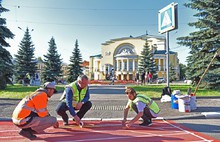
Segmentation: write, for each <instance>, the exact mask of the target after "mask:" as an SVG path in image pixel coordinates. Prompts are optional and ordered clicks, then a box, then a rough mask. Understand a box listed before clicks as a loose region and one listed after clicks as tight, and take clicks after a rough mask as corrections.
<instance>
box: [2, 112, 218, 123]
mask: <svg viewBox="0 0 220 142" xmlns="http://www.w3.org/2000/svg"><path fill="white" fill-rule="evenodd" d="M218 118H220V112H202V113H201V114H195V115H189V116H178V117H157V118H155V120H184V119H218ZM132 119H133V118H127V120H132ZM57 120H62V118H59V117H58V118H57ZM69 120H72V119H71V118H70V119H69ZM82 120H98V121H111V120H112V121H115V120H123V118H83V119H82ZM0 121H12V119H11V118H1V117H0Z"/></svg>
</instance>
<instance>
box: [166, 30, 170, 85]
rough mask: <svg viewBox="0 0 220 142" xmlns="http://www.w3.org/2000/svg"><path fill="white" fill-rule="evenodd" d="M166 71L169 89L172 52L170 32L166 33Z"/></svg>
mask: <svg viewBox="0 0 220 142" xmlns="http://www.w3.org/2000/svg"><path fill="white" fill-rule="evenodd" d="M166 58H167V60H166V71H167V87H169V86H170V73H169V70H170V68H169V66H170V65H169V64H170V51H169V32H166Z"/></svg>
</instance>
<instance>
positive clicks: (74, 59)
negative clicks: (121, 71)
mask: <svg viewBox="0 0 220 142" xmlns="http://www.w3.org/2000/svg"><path fill="white" fill-rule="evenodd" d="M78 47H79V45H78V40H76V42H75V48H74V49H73V52H72V56H71V57H70V62H71V63H70V64H69V68H68V69H69V72H68V82H73V81H75V80H76V79H77V77H78V76H79V75H81V74H82V73H83V70H82V66H81V65H82V55H81V53H80V50H79V48H78Z"/></svg>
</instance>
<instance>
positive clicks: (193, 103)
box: [190, 93, 197, 110]
mask: <svg viewBox="0 0 220 142" xmlns="http://www.w3.org/2000/svg"><path fill="white" fill-rule="evenodd" d="M190 108H191V110H195V109H197V107H196V96H195V94H193V93H191V94H190Z"/></svg>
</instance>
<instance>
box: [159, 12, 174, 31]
mask: <svg viewBox="0 0 220 142" xmlns="http://www.w3.org/2000/svg"><path fill="white" fill-rule="evenodd" d="M171 23H172V21H171V20H170V16H169V14H168V13H167V11H165V13H164V18H163V21H162V25H161V27H164V26H167V25H169V24H171Z"/></svg>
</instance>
